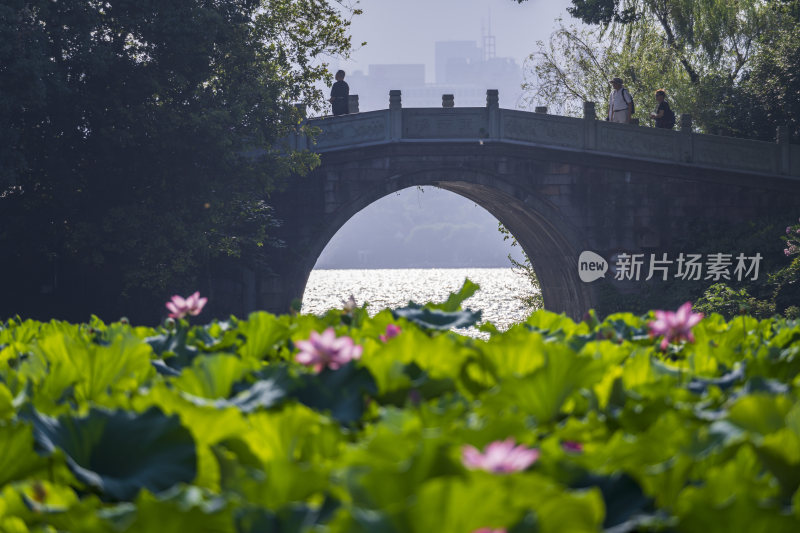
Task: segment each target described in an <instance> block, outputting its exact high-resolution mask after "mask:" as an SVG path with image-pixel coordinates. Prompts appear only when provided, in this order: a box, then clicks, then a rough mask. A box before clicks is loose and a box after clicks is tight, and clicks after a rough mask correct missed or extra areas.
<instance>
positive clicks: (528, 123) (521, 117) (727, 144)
mask: <svg viewBox="0 0 800 533" xmlns="http://www.w3.org/2000/svg"><path fill="white" fill-rule="evenodd" d="M586 104H587V105H585V106H584V114H585V116H584V118H573V117H564V116H558V115H551V114H547V113H542V112H539V113H532V112H528V111H519V110H513V109H500V108H499V106H498V105H497V92H496V91H489V92H487V106H486V107H462V108H456V107H452V108H403V107H402V105H401V95H400V91H392V92H391V105H390V109H388V110H382V111H371V112H366V113H355V114H351V115H343V116H338V117H322V118H314V119H310V120H309V121H308V123H309V125H310V126H313V127H315V128H319V135H318V136H317V138H316V140H315V142H313V143H310V142H309V141H308V139H305V138H296V139H294V140H293V143H292V144H293V146H294V147H296V148H299V149H302V148H306V147H308V148H310V149H312V150H314V151H317V152H320V153H325V152H330V151H336V150H345V149H349V148H358V147H362V146H371V145H376V144H386V143H392V142H475V143H484V142H504V143H512V144H523V145H530V146H535V147H549V148H553V149H557V150H573V151H581V152H588V153H596V154H601V155H605V156H612V157H613V156H617V157H624V158H629V159H639V160H651V161H654V162H665V163H677V164H689V165H692V166H696V167H709V168H714V169H719V170H731V171H736V172H745V173H756V174H762V175H780V176H785V177H792V178H800V146H798V145H791V144H789V141H788V135H786V134H784V135H780V134H779V135H778V142H775V143H770V142H765V141H757V140H748V139H739V138H732V137H723V136H719V135H706V134H698V133H693V132H692V131H691V128H689V127H686V128H682V130H681V131H671V130H662V129H657V128H644V127H637V126H634V125H630V124H617V123H612V122H607V121H603V120H596V117H595V112H594V104H593V103H592V102H587V103H586ZM587 113H588V114H587ZM687 119H688V120H690V118H689V117H687Z"/></svg>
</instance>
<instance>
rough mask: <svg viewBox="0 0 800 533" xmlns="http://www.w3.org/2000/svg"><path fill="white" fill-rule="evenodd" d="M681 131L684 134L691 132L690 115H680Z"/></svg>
mask: <svg viewBox="0 0 800 533" xmlns="http://www.w3.org/2000/svg"><path fill="white" fill-rule="evenodd" d="M681 131H682V132H684V133H691V132H692V115H691V113H683V114H681Z"/></svg>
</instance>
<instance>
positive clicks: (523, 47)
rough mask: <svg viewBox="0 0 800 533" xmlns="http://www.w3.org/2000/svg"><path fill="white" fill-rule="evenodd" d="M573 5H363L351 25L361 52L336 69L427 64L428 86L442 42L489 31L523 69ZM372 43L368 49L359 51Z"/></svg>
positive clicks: (509, 0) (425, 1) (400, 0)
mask: <svg viewBox="0 0 800 533" xmlns="http://www.w3.org/2000/svg"><path fill="white" fill-rule="evenodd" d="M569 5H571V4H570V0H528V1H527V2H525V3H523V4H521V5H520V4H517V3H516V2H515V1H514V0H360V2H359V6H360V7H361V9H363V10H364V14H363V15H361V16H358V17H355V18H354V20H353V25H352V26H351V34H352V36H353V44H354V45H356V48H357V50H356V51H355V52H354V53H353V55H352V59H351V60H350V61H337V60H334V61H333V62H332V66H333V67H334V68H343V69H345V70H348V71H354V70H363V71H366V70H367V65H369V64H375V63H425V64H426V65H427V69H426V70H427V81H429V82H432V81H433V58H434V43H435V42H436V41H453V40H464V41H478V43H480V42H481V35H482V34H481V29H482V28H486V27H488V24H489V19H490V15H491V30H492V34H494V35H495V37H496V43H497V57H513V58H514V59H516V60H517V62H518V63H519V64H520V65H522V63H523V61H524V59H525V58H526V57H527V56H528V55H529V54H530V53H531V52H533V51H534V50H535V49H536V41H537V40H546V39H547V38H548V37H549V36H550V33H551V32H552V30H553V28H554V26H555V19H556V18H557V17H559V16H561V17H563V18H564V19H565V20H567V19H569V18H570V17H569V14H568V13H567V12H566V8H567V6H569ZM364 41H366V42H367V45H366V46H364V47H358V45H359V44H360V43H362V42H364Z"/></svg>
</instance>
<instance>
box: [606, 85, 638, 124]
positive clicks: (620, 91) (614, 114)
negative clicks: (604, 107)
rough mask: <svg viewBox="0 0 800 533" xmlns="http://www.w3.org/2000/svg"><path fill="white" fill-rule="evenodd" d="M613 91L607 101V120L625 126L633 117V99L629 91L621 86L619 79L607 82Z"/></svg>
mask: <svg viewBox="0 0 800 533" xmlns="http://www.w3.org/2000/svg"><path fill="white" fill-rule="evenodd" d="M609 83H611V86H612V87H613V89H612V90H611V96H610V97H609V100H608V120H610V121H611V122H619V123H622V124H627V123H629V122H630V121H631V115H633V97H632V96H631V93H630V91H628V89H626V88H625V87H623V86H622V79H621V78H613V79H611V80H610V81H609Z"/></svg>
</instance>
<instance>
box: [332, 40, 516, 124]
mask: <svg viewBox="0 0 800 533" xmlns="http://www.w3.org/2000/svg"><path fill="white" fill-rule="evenodd" d="M494 50H495V42H494V36H492V35H485V36H484V37H483V46H479V45H478V43H477V42H476V41H441V42H437V43H436V44H435V63H434V71H435V73H434V79H435V82H434V83H427V82H426V79H425V65H424V64H422V63H419V64H397V65H369V67H368V72H366V73H365V72H362V71H355V72H352V73H348V75H347V82H348V83H349V84H350V93H351V94H357V95H358V97H359V110H360V111H374V110H376V109H386V108H387V107H389V91H390V90H391V89H400V90H401V91H402V103H403V107H439V106H441V105H442V95H443V94H453V95H454V96H455V105H456V107H482V106H484V105H486V90H487V89H498V90H499V91H500V105H501V106H502V107H506V108H514V107H516V106H517V103H518V101H519V99H520V97H521V96H522V88H521V87H522V82H523V79H522V68H521V67H520V66H519V65H518V64H517V62H516V61H515V60H514V59H513V58H503V57H495V52H494Z"/></svg>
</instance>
